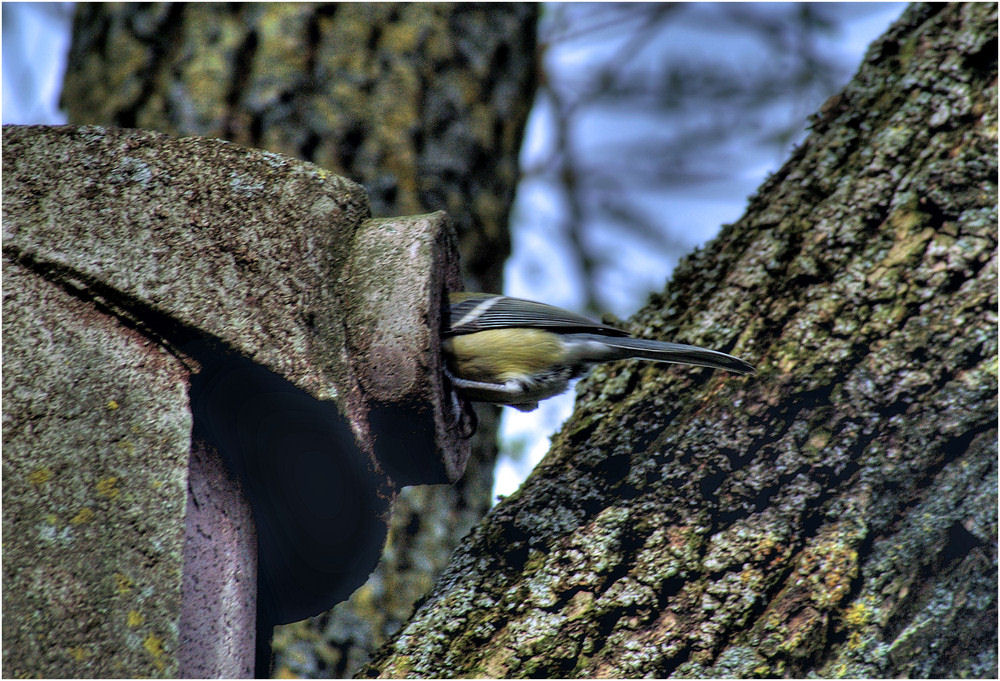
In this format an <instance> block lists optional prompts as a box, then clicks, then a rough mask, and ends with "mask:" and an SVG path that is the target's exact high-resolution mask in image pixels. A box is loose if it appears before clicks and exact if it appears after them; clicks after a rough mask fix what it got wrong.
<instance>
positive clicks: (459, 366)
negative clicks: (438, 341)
mask: <svg viewBox="0 0 1000 681" xmlns="http://www.w3.org/2000/svg"><path fill="white" fill-rule="evenodd" d="M442 346H443V349H444V351H445V354H446V355H447V356H448V359H449V362H448V363H449V365H450V366H449V368H450V369H451V371H452V372H453V373H454V374H455V375H456V376H458V377H460V378H464V379H466V380H471V381H485V382H491V383H496V382H502V381H508V380H512V379H517V378H521V377H523V376H525V375H531V374H534V373H536V372H539V371H543V370H545V369H547V368H549V367H551V366H552V365H553V364H554V363H557V362H559V360H561V359H562V355H563V348H562V343H561V342H560V341H559V337H558V336H557V335H556V334H554V333H549V332H547V331H542V330H540V329H523V328H522V329H490V330H488V331H478V332H476V333H470V334H465V335H462V336H454V337H452V338H447V339H445V341H444V343H443V344H442Z"/></svg>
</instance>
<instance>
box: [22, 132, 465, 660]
mask: <svg viewBox="0 0 1000 681" xmlns="http://www.w3.org/2000/svg"><path fill="white" fill-rule="evenodd" d="M3 150H4V154H3V171H4V175H3V230H4V235H3V258H4V266H3V267H4V270H3V322H4V323H3V368H4V371H3V412H4V413H3V416H4V421H3V444H4V449H3V453H4V454H3V478H4V486H3V502H4V505H3V530H4V535H3V536H4V547H3V548H4V559H3V570H4V580H3V603H4V613H5V617H4V625H5V626H4V628H3V639H4V640H3V648H4V666H5V671H6V672H8V675H11V676H20V675H30V676H36V675H42V676H168V677H170V676H203V677H211V676H246V675H249V674H251V673H252V671H253V667H252V665H253V646H254V631H255V623H256V620H257V618H258V617H264V618H265V619H266V620H267V622H268V623H269V624H276V623H281V622H287V621H292V620H296V619H301V618H304V617H307V616H309V615H312V614H315V613H318V612H322V611H323V610H325V609H328V608H329V607H330V606H332V604H333V603H336V602H337V601H339V600H342V599H344V598H346V597H347V596H348V595H349V594H350V592H351V591H352V590H353V589H354V588H356V587H357V586H359V585H360V584H361V583H362V582H363V581H364V579H365V578H366V577H367V575H368V573H369V572H370V570H371V569H372V568H373V567H374V564H375V561H376V560H377V559H378V556H379V553H380V551H381V548H382V544H383V542H384V539H385V532H386V516H387V513H388V508H389V505H390V503H391V500H392V499H393V498H394V496H395V494H396V492H397V491H398V489H399V488H400V487H401V486H403V485H409V484H424V483H447V482H451V481H454V480H455V479H457V478H458V477H459V476H460V475H461V474H462V471H463V468H464V466H465V461H466V458H467V457H468V453H469V446H468V441H467V439H465V438H464V437H463V433H462V431H463V430H464V428H463V427H462V425H461V424H462V423H463V422H464V421H463V419H464V415H463V414H462V413H456V412H459V411H461V410H462V409H463V407H462V405H461V403H460V401H459V400H457V399H456V398H455V397H453V396H452V395H450V394H449V393H448V392H447V390H448V389H447V386H446V385H445V384H444V382H443V380H442V371H441V358H440V355H439V350H438V348H439V337H440V336H439V335H440V330H441V328H442V327H441V325H442V314H443V311H444V309H445V296H446V293H447V291H449V290H454V289H458V288H459V287H460V281H459V276H458V268H457V263H456V259H457V255H456V250H455V246H454V238H453V236H452V235H451V232H450V231H449V228H448V225H447V220H446V216H445V215H444V214H443V213H434V214H430V215H420V216H413V217H401V218H390V219H381V220H374V219H371V218H370V216H369V207H368V200H367V196H366V194H365V192H364V190H363V189H362V188H361V187H360V186H358V185H356V184H354V183H352V182H350V181H348V180H345V179H344V178H341V177H338V176H336V175H333V174H331V173H329V172H326V171H324V170H322V169H320V168H318V167H316V166H313V165H311V164H308V163H304V162H300V161H296V160H294V159H290V158H287V157H283V156H280V155H277V154H272V153H268V152H263V151H259V150H251V149H245V148H241V147H238V146H235V145H233V144H229V143H226V142H222V141H219V140H209V139H199V138H183V139H178V138H173V137H169V136H165V135H161V134H156V133H151V132H144V131H136V130H116V129H109V128H98V127H70V126H67V127H35V126H32V127H17V126H7V127H4V129H3Z"/></svg>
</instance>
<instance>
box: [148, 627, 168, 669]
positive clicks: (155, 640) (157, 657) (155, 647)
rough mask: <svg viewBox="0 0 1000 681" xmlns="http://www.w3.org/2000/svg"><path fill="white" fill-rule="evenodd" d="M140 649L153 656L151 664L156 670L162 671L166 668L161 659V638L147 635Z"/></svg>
mask: <svg viewBox="0 0 1000 681" xmlns="http://www.w3.org/2000/svg"><path fill="white" fill-rule="evenodd" d="M142 647H143V648H145V649H146V652H147V653H149V654H150V655H152V656H153V664H155V665H156V668H157V669H163V668H164V667H166V666H167V663H166V661H165V660H164V659H163V639H162V638H160V637H159V636H156V635H155V634H149V635H148V636H146V638H145V640H144V641H143V642H142Z"/></svg>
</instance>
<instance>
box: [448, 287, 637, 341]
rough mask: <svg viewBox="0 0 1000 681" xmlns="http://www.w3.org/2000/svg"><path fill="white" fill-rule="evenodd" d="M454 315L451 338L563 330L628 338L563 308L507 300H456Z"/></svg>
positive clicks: (484, 297) (480, 297)
mask: <svg viewBox="0 0 1000 681" xmlns="http://www.w3.org/2000/svg"><path fill="white" fill-rule="evenodd" d="M477 310H478V311H477ZM450 315H451V319H450V326H449V330H448V334H447V335H449V336H459V335H462V334H466V333H476V332H477V331H486V330H488V329H506V328H510V327H522V328H536V329H560V330H562V331H566V332H574V331H576V332H584V333H587V332H589V333H598V334H602V335H608V336H627V335H628V333H626V332H625V331H622V330H621V329H616V328H615V327H613V326H608V325H607V324H601V323H600V322H595V321H593V320H592V319H588V318H587V317H584V316H582V315H578V314H575V313H573V312H570V311H568V310H563V309H562V308H558V307H554V306H552V305H546V304H544V303H536V302H535V301H533V300H524V299H522V298H508V297H507V296H493V295H489V294H483V295H473V296H463V297H461V298H459V297H457V296H456V297H455V298H454V299H453V300H452V302H451V305H450Z"/></svg>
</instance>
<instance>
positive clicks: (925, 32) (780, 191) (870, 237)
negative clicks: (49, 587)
mask: <svg viewBox="0 0 1000 681" xmlns="http://www.w3.org/2000/svg"><path fill="white" fill-rule="evenodd" d="M996 84H997V5H996V4H995V3H985V4H978V3H969V4H949V5H944V4H934V5H914V6H911V7H910V8H909V9H908V10H907V11H906V12H905V13H904V15H903V17H902V18H901V19H900V20H899V21H898V22H897V23H896V24H895V25H894V26H893V27H892V28H891V29H890V30H889V31H888V32H887V34H886V35H885V36H883V37H882V38H881V39H879V40H878V41H877V42H876V43H875V44H874V45H873V46H872V47H871V48H870V50H869V52H868V54H867V56H866V58H865V61H864V63H863V65H862V66H861V68H860V70H859V72H858V73H857V75H856V76H855V78H854V79H853V81H852V82H851V83H850V84H849V85H848V86H847V87H846V88H845V90H844V91H843V92H842V93H840V94H839V95H837V96H835V97H833V98H831V99H830V100H829V101H828V102H827V103H826V104H825V105H824V107H823V109H822V111H821V112H820V113H819V114H818V115H817V116H816V117H815V119H814V120H813V126H812V128H813V129H812V133H811V135H810V137H809V138H808V139H807V140H806V142H805V143H804V144H803V145H802V146H801V147H800V148H798V149H797V150H796V151H795V152H794V154H793V155H792V158H791V159H790V160H789V161H788V162H787V163H786V165H785V166H784V167H783V168H782V169H781V170H780V171H779V172H778V173H776V174H775V175H774V176H772V177H771V178H770V179H769V180H768V181H767V182H765V184H764V185H763V186H762V188H761V189H760V190H759V192H758V193H757V194H756V195H755V196H754V197H752V198H751V200H750V204H749V206H748V209H747V212H746V214H745V216H744V217H743V218H742V219H740V220H739V221H738V222H737V223H735V224H733V225H729V226H727V227H725V228H724V230H723V232H722V234H721V235H720V236H719V237H718V238H717V239H716V240H715V241H714V242H713V243H712V244H710V245H709V246H708V247H707V248H706V249H705V250H703V251H699V252H696V253H694V254H692V255H691V256H690V257H688V258H687V259H686V260H685V261H684V262H683V263H682V264H681V265H680V266H679V267H678V268H677V270H676V273H675V276H674V278H673V280H672V282H671V283H670V284H669V285H668V287H667V289H666V290H665V292H664V293H663V294H661V295H658V296H656V297H654V299H653V300H652V301H651V303H650V305H649V306H648V307H647V308H645V309H644V310H643V311H641V312H640V313H639V314H638V315H637V316H636V317H635V318H634V319H633V320H632V321H631V324H630V330H631V331H632V332H635V333H637V334H641V335H643V336H648V337H656V338H662V339H669V340H677V341H682V342H690V343H696V344H698V345H705V346H708V347H712V348H717V349H720V350H725V351H727V352H732V353H734V354H737V355H740V356H742V357H744V358H746V359H748V360H751V361H752V362H754V363H755V364H756V365H757V366H758V369H759V373H758V374H757V375H756V376H750V377H745V378H739V377H734V376H732V375H726V374H723V373H721V372H715V373H713V372H710V371H708V370H706V369H695V368H687V367H685V368H671V369H664V368H662V367H661V366H658V365H650V364H644V363H641V362H627V363H626V362H622V363H616V364H612V365H604V366H603V367H601V368H598V369H596V370H595V371H594V372H593V373H592V374H591V376H590V378H589V379H587V380H586V381H584V382H583V383H582V384H581V388H580V397H581V399H580V400H579V401H578V408H577V411H576V413H575V415H574V416H573V418H572V419H571V420H570V421H569V422H568V423H567V424H566V425H565V426H564V427H563V429H562V431H561V432H560V433H559V434H558V435H557V436H556V437H555V438H554V441H553V446H552V449H551V451H550V452H549V454H548V456H547V457H546V458H545V460H544V461H543V462H542V464H541V465H540V466H539V467H538V468H537V469H536V470H535V472H534V473H533V474H532V476H531V477H530V478H529V480H528V481H527V482H526V483H525V485H524V486H523V487H522V488H521V489H520V490H519V491H518V492H517V493H516V494H514V495H513V496H511V497H510V498H508V499H506V500H505V501H504V502H503V503H501V504H500V505H498V506H497V507H496V508H494V509H493V511H491V512H490V514H489V515H488V516H487V519H486V521H485V522H484V523H483V524H482V525H480V526H479V527H477V528H476V530H475V531H474V533H473V534H472V535H471V536H470V537H469V538H468V539H467V540H466V541H465V542H464V543H463V545H462V546H461V547H460V548H459V550H458V551H457V552H456V554H455V556H454V557H453V559H452V561H451V564H450V565H449V567H448V568H447V569H446V571H445V572H444V574H443V575H442V578H441V579H440V580H439V582H438V584H437V585H436V587H435V589H434V591H433V592H432V594H431V596H430V597H429V598H428V599H427V601H426V602H424V603H423V604H422V606H421V607H420V608H419V609H418V611H417V612H416V613H415V615H414V616H413V618H411V620H410V621H409V622H408V623H407V624H406V625H405V627H404V628H403V630H402V631H401V632H400V633H399V634H398V635H397V636H396V637H395V639H394V640H393V641H392V642H391V644H390V645H389V646H387V647H386V648H384V649H383V650H382V651H381V653H380V655H379V657H378V659H377V660H376V661H375V662H373V663H372V664H371V665H369V666H368V667H367V668H366V669H365V670H364V671H363V674H367V675H370V676H385V677H400V676H407V677H473V676H487V677H494V678H503V677H546V676H550V677H553V676H554V677H563V676H571V677H626V678H628V677H633V678H634V677H642V676H655V677H662V676H677V677H721V676H725V677H729V676H735V677H775V676H806V675H819V676H854V677H866V676H868V677H890V676H910V677H913V676H924V677H926V676H952V677H957V676H973V677H987V678H988V677H991V676H992V677H995V676H996V674H997V606H996V603H997V456H996V453H997V326H996V325H997V314H996V310H997V257H996V246H997V163H996V160H997V139H996V130H997V110H996V101H997V90H996Z"/></svg>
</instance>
